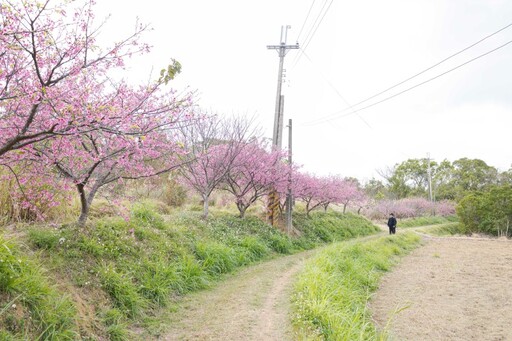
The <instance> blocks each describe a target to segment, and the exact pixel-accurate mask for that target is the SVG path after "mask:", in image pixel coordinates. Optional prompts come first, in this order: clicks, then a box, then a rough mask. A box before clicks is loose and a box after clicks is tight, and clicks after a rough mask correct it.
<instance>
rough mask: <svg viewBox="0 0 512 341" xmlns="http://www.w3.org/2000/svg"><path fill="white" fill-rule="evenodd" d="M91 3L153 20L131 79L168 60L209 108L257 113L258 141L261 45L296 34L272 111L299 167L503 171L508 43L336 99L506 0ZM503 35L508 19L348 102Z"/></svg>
mask: <svg viewBox="0 0 512 341" xmlns="http://www.w3.org/2000/svg"><path fill="white" fill-rule="evenodd" d="M310 8H311V12H309V10H310ZM327 8H328V10H327ZM326 10H327V11H326ZM308 12H309V13H310V14H309V17H308V19H307V20H306V17H307V14H308ZM97 13H98V14H97V15H98V17H100V18H101V17H104V16H105V15H107V14H108V13H110V14H111V15H112V17H111V19H110V22H109V25H107V26H106V27H105V33H106V34H108V35H109V36H112V37H116V36H119V37H120V36H122V35H123V34H126V33H128V32H130V31H132V30H133V26H134V23H135V21H136V18H137V17H139V20H140V21H141V22H145V23H149V24H151V26H152V27H153V28H154V30H153V31H152V32H151V33H150V34H148V35H147V36H146V41H148V42H149V43H150V44H152V45H153V49H152V51H151V54H150V55H149V56H147V57H146V58H145V59H144V60H136V61H134V62H133V63H132V65H131V66H130V77H134V78H137V77H140V78H141V80H145V79H147V74H148V72H149V70H150V69H151V67H154V68H155V69H156V70H159V69H161V68H162V67H164V66H165V65H167V64H168V63H169V60H170V58H175V59H177V60H178V61H179V62H180V63H181V64H182V66H183V70H182V73H181V74H180V75H179V76H178V78H177V79H176V80H175V81H174V84H173V86H174V87H176V88H178V89H183V88H185V87H187V86H188V87H190V89H195V90H197V93H198V103H199V105H201V106H202V107H203V108H205V109H208V110H210V111H212V112H215V113H218V114H223V115H231V114H238V115H249V116H252V115H255V116H256V117H257V120H258V122H259V124H261V125H262V126H263V128H264V130H265V132H266V135H267V136H269V137H271V136H272V125H273V119H274V108H275V98H276V87H277V71H278V61H279V59H278V55H277V52H276V51H275V50H268V49H267V48H266V46H267V45H276V44H279V42H280V31H281V26H282V25H290V26H291V29H290V30H289V31H288V44H295V43H296V42H297V41H298V43H299V44H300V45H301V47H302V48H303V49H304V48H305V50H304V52H305V53H304V54H303V53H302V52H300V51H299V50H291V51H290V52H289V53H288V54H287V56H286V58H285V69H286V78H285V79H286V81H285V83H284V86H283V94H284V95H285V109H284V119H285V122H288V119H290V118H291V119H293V125H294V128H293V129H294V130H293V139H294V141H293V151H294V159H295V161H297V162H298V163H299V164H302V165H303V167H304V169H305V170H307V171H311V172H314V173H317V174H320V175H327V174H340V175H342V176H352V177H357V178H359V179H361V180H364V179H368V178H371V177H373V176H375V177H378V175H377V172H376V170H377V169H384V168H386V167H391V166H393V165H394V164H396V163H400V162H402V161H404V160H406V159H408V158H424V157H426V156H427V153H430V155H431V157H432V158H433V159H434V160H436V161H441V160H443V159H448V160H450V161H454V160H456V159H458V158H462V157H468V158H479V159H482V160H484V161H485V162H487V163H488V164H489V165H492V166H494V167H497V168H498V169H500V170H507V169H509V168H510V167H511V164H512V148H511V147H512V146H511V145H512V143H511V142H512V134H511V129H512V128H511V127H512V44H510V45H507V46H505V47H503V48H501V49H499V50H497V51H495V52H493V53H491V54H489V55H487V56H485V57H482V58H480V59H478V60H476V61H474V62H472V63H469V64H467V65H465V66H463V67H461V68H459V69H457V70H455V71H453V72H449V73H447V74H446V75H444V76H442V77H439V78H438V79H435V80H433V81H430V82H428V83H426V84H424V85H421V86H419V87H417V88H415V89H413V90H411V91H408V92H405V93H403V94H401V95H398V96H396V97H395V98H392V99H390V100H388V101H385V102H383V103H381V104H377V105H374V106H372V107H371V108H368V109H364V110H361V111H359V112H357V113H352V110H350V109H349V110H346V108H347V107H348V105H354V104H356V103H358V102H360V101H362V100H365V99H367V98H369V97H370V96H372V95H375V94H377V93H379V92H380V91H382V90H385V89H387V88H389V87H390V86H392V85H394V84H397V83H399V82H400V81H402V80H404V79H407V78H409V77H410V76H413V75H415V74H417V73H418V72H420V71H422V70H424V69H426V68H428V67H430V66H432V65H434V64H436V63H438V62H439V61H441V60H443V59H444V58H446V57H448V56H450V55H452V54H454V53H456V52H458V51H460V50H462V49H464V48H466V47H468V46H470V45H471V44H473V43H475V42H477V41H479V40H480V39H482V38H484V37H485V36H487V35H489V34H491V33H493V32H495V31H497V30H499V29H501V28H503V27H505V26H507V25H509V24H511V23H512V1H505V0H503V1H502V0H414V1H411V0H388V1H381V0H358V1H340V0H334V1H331V0H327V1H326V0H316V1H313V0H307V1H306V0H286V1H285V0H283V1H276V0H274V1H271V0H259V1H240V0H238V1H235V0H216V1H212V0H178V1H164V0H145V1H132V0H129V1H127V0H123V1H121V0H102V1H98V5H97ZM324 13H325V16H323V14H324ZM322 16H323V20H322V21H321V24H320V25H319V26H318V28H317V29H316V31H315V32H314V33H313V31H314V30H315V27H316V26H314V24H315V22H316V23H317V24H318V23H319V21H320V18H322ZM301 28H302V30H301ZM299 34H300V35H299ZM511 40H512V27H509V28H507V29H505V30H503V31H502V32H500V33H498V34H496V35H495V36H493V37H491V38H489V39H486V40H485V41H483V42H481V43H480V44H478V45H476V46H475V47H473V48H471V49H469V50H467V51H465V52H463V53H461V54H460V55H458V56H456V57H454V58H451V59H450V60H448V61H446V62H444V63H442V64H441V65H439V66H437V67H435V68H433V69H432V70H430V71H428V72H426V73H425V74H423V75H421V76H419V77H416V78H414V79H412V80H411V81H408V82H406V83H405V84H403V85H401V86H399V87H397V88H395V89H393V90H391V91H389V92H386V93H385V94H383V95H381V96H378V97H375V98H374V99H372V100H370V101H368V102H365V103H363V104H361V105H359V106H355V107H354V109H359V108H362V107H364V106H366V105H369V104H372V103H374V102H377V101H379V100H382V99H385V98H386V97H388V96H392V95H394V94H397V93H398V92H401V91H403V90H405V89H407V88H410V87H412V86H414V85H416V84H418V83H421V82H423V81H426V80H428V79H430V78H432V77H435V76H437V75H439V74H441V73H443V72H445V71H448V70H450V69H452V68H454V67H456V66H458V65H460V64H463V63H465V62H467V61H469V60H471V59H473V58H475V57H477V56H479V55H481V54H484V53H486V52H488V51H490V50H493V49H495V48H497V47H498V46H500V45H503V44H505V43H507V42H508V41H511ZM284 141H287V133H286V132H285V135H284Z"/></svg>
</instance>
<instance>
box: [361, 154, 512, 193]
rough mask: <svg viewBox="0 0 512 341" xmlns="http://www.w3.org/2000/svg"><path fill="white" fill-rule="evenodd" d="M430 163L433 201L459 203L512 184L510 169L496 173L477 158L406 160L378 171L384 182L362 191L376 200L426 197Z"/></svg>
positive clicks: (370, 185) (368, 185) (493, 168)
mask: <svg viewBox="0 0 512 341" xmlns="http://www.w3.org/2000/svg"><path fill="white" fill-rule="evenodd" d="M429 163H430V172H431V183H432V194H433V199H434V200H435V201H441V200H454V201H459V200H461V199H462V198H464V197H465V196H466V195H467V194H469V193H472V192H474V191H487V190H489V189H491V188H493V187H494V186H497V185H503V184H512V168H511V169H509V170H508V171H504V172H500V171H499V170H498V169H496V168H495V167H493V166H489V165H487V164H486V163H485V162H484V161H482V160H479V159H469V158H461V159H458V160H455V161H453V162H450V161H448V160H443V161H442V162H440V163H438V162H436V161H434V160H430V161H429V160H428V159H426V158H424V159H408V160H406V161H403V162H401V163H399V164H396V165H395V166H393V167H391V168H387V169H385V170H380V171H379V174H380V175H381V176H382V177H383V178H384V181H380V180H376V179H371V180H370V181H368V182H367V183H366V184H365V186H364V188H365V191H366V193H367V194H368V195H370V196H372V197H373V198H376V199H384V198H387V199H404V198H411V197H422V198H428V197H429V175H428V168H429Z"/></svg>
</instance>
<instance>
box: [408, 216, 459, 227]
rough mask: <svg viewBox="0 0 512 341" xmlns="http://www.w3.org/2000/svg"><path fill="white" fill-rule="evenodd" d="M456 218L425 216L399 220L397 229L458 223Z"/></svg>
mask: <svg viewBox="0 0 512 341" xmlns="http://www.w3.org/2000/svg"><path fill="white" fill-rule="evenodd" d="M458 219H459V218H458V217H457V216H448V217H438V216H426V217H417V218H408V219H400V221H399V222H398V226H399V227H417V226H427V225H437V224H446V223H452V222H456V221H458Z"/></svg>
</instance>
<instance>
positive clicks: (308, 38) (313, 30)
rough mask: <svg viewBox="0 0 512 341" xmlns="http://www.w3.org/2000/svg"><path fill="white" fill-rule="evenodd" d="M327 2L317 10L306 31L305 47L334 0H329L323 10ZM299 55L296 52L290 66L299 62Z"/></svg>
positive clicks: (326, 0)
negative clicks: (311, 23)
mask: <svg viewBox="0 0 512 341" xmlns="http://www.w3.org/2000/svg"><path fill="white" fill-rule="evenodd" d="M327 2H328V0H325V2H324V4H323V6H322V8H321V9H320V12H318V15H317V16H316V19H315V21H314V22H313V25H311V28H310V29H309V31H308V33H307V34H306V38H305V39H304V45H305V47H307V46H308V45H309V43H310V42H311V40H312V39H313V37H314V35H315V33H316V31H317V30H318V27H320V25H321V24H322V21H323V20H324V18H325V15H326V14H327V12H328V11H329V8H331V5H332V3H333V2H334V0H331V2H330V3H329V5H328V6H327V9H326V10H325V11H324V9H325V6H326V5H327ZM304 50H305V49H304ZM301 56H302V55H301V54H298V55H297V56H296V57H295V58H294V60H293V65H292V68H294V67H295V66H296V65H297V63H298V62H299V60H300V57H301Z"/></svg>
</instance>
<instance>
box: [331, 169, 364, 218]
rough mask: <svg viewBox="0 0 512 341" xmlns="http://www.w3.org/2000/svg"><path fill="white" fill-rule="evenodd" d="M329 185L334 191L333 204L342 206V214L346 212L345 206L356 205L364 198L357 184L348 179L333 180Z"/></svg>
mask: <svg viewBox="0 0 512 341" xmlns="http://www.w3.org/2000/svg"><path fill="white" fill-rule="evenodd" d="M331 183H332V185H331V186H333V187H334V188H335V189H334V190H335V194H334V197H335V199H334V200H335V202H336V203H338V204H341V205H343V213H345V212H346V210H347V206H349V205H350V204H354V205H355V204H356V203H357V202H358V201H362V200H363V198H364V196H365V195H364V193H363V191H362V190H361V189H360V188H359V186H358V184H357V183H355V182H354V181H351V180H348V179H340V178H336V177H335V178H333V179H332V180H331Z"/></svg>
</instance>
